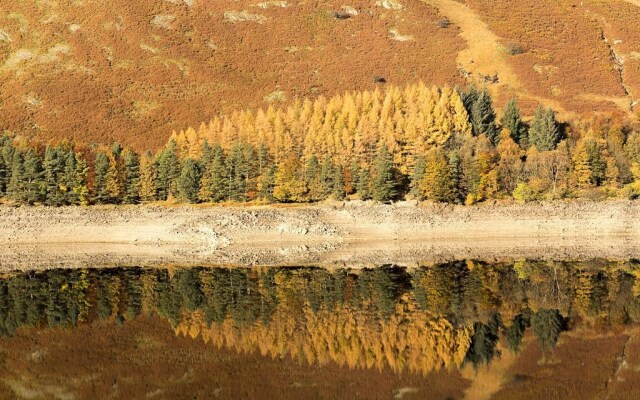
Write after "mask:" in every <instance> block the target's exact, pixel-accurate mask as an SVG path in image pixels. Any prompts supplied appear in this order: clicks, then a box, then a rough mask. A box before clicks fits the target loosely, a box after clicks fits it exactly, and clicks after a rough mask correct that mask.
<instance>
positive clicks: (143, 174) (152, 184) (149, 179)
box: [140, 151, 158, 202]
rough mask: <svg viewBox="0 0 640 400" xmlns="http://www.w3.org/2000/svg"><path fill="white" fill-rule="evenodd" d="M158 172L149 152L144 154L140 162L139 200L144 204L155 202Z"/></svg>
mask: <svg viewBox="0 0 640 400" xmlns="http://www.w3.org/2000/svg"><path fill="white" fill-rule="evenodd" d="M157 180H158V171H157V165H156V162H155V160H154V159H153V155H152V154H151V152H148V151H147V152H146V153H145V154H144V155H143V156H142V159H141V160H140V200H142V201H144V202H149V201H155V200H157V194H158V188H157Z"/></svg>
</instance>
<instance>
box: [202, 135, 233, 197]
mask: <svg viewBox="0 0 640 400" xmlns="http://www.w3.org/2000/svg"><path fill="white" fill-rule="evenodd" d="M226 168H227V167H226V160H225V155H224V151H223V150H222V147H220V145H216V146H215V147H214V148H213V149H212V151H211V159H210V161H209V162H204V170H203V173H202V179H201V181H200V190H199V191H198V199H199V200H200V201H204V202H214V203H215V202H219V201H222V200H224V199H225V198H226V197H227V187H228V184H227V182H228V180H227V169H226Z"/></svg>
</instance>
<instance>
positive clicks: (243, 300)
mask: <svg viewBox="0 0 640 400" xmlns="http://www.w3.org/2000/svg"><path fill="white" fill-rule="evenodd" d="M638 277H640V262H636V261H625V262H610V261H602V260H597V261H590V262H549V261H545V262H540V261H525V260H523V261H518V262H515V263H493V264H488V263H485V262H478V261H463V262H455V263H449V264H437V265H428V266H420V267H415V268H403V267H397V266H383V267H380V268H375V269H336V270H327V269H321V268H306V267H305V268H302V267H289V268H282V267H280V268H266V267H264V268H251V269H249V268H233V269H225V268H195V269H179V268H175V269H173V268H170V269H157V268H153V269H146V268H112V269H101V270H93V269H91V270H49V271H44V272H30V273H15V274H8V275H5V276H3V277H2V278H1V279H0V335H3V336H10V335H13V334H14V333H15V332H16V330H18V329H46V328H54V327H58V328H62V329H70V328H73V327H75V326H77V325H80V324H89V323H93V322H96V321H99V320H102V321H109V322H112V323H114V324H126V323H127V321H129V320H132V319H134V318H137V317H139V316H141V315H148V316H153V315H154V314H155V315H157V316H160V317H161V318H163V319H165V320H167V321H168V324H167V327H168V329H169V328H172V329H173V330H174V331H175V333H176V335H184V336H187V335H188V336H190V337H192V338H193V339H195V340H204V341H205V342H207V343H210V344H211V345H212V346H216V347H217V348H223V347H224V348H228V349H232V350H235V351H237V352H239V353H245V354H246V353H254V354H261V355H263V356H269V357H273V358H283V357H286V358H290V359H293V360H296V361H298V362H300V363H308V364H310V365H326V364H328V363H335V364H337V365H340V366H347V367H349V368H366V369H371V368H375V369H379V370H382V369H384V368H390V369H391V370H393V371H395V372H398V373H399V372H405V371H407V372H412V373H418V374H427V373H429V372H431V371H436V370H441V369H455V368H459V367H462V366H465V365H472V366H473V367H474V368H477V367H479V366H481V365H483V364H490V363H491V362H492V361H493V360H495V359H497V358H499V357H500V356H501V354H503V353H504V352H506V351H508V352H514V353H517V352H518V351H519V350H520V348H521V344H522V341H523V338H524V337H525V336H526V335H529V337H531V338H534V339H532V340H535V341H537V342H538V344H539V346H540V348H541V350H542V352H543V353H544V354H551V353H553V351H554V348H555V346H556V344H557V342H558V340H559V339H560V338H561V336H562V333H563V332H564V331H567V330H574V329H578V328H580V329H592V330H596V331H604V330H607V329H613V328H616V329H617V328H624V327H625V326H626V325H632V324H636V323H638V322H640V279H638ZM169 324H170V325H169Z"/></svg>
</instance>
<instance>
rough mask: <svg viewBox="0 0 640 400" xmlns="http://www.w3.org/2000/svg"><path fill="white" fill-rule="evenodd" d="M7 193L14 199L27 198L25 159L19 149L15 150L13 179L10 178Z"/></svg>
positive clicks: (12, 166)
mask: <svg viewBox="0 0 640 400" xmlns="http://www.w3.org/2000/svg"><path fill="white" fill-rule="evenodd" d="M7 194H8V196H9V197H10V198H11V199H12V200H13V201H17V202H23V201H24V200H25V194H26V193H25V188H24V159H23V156H22V153H21V152H20V151H19V150H15V151H14V152H13V160H12V163H11V180H9V185H8V189H7Z"/></svg>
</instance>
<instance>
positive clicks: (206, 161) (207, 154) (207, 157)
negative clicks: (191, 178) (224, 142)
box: [198, 141, 213, 172]
mask: <svg viewBox="0 0 640 400" xmlns="http://www.w3.org/2000/svg"><path fill="white" fill-rule="evenodd" d="M211 162H213V147H211V145H210V144H209V142H207V141H205V142H204V144H203V145H202V150H201V152H200V159H199V160H198V163H199V164H200V170H201V171H203V172H204V170H205V169H206V168H207V167H208V166H209V165H210V164H211Z"/></svg>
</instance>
